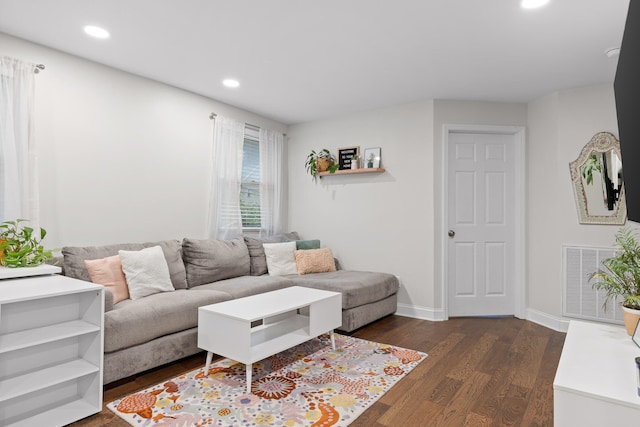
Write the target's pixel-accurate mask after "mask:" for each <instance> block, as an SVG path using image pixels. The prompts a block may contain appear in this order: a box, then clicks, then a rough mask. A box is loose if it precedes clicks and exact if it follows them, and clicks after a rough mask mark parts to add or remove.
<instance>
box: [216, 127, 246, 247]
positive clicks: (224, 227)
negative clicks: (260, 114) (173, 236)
mask: <svg viewBox="0 0 640 427" xmlns="http://www.w3.org/2000/svg"><path fill="white" fill-rule="evenodd" d="M243 143H244V123H242V122H238V121H236V120H232V119H228V118H225V117H222V116H220V115H218V116H217V117H216V119H215V127H214V135H213V173H212V196H211V206H210V232H209V234H210V236H211V237H212V238H215V239H231V238H233V237H237V236H239V235H241V234H242V216H241V215H240V181H241V172H242V145H243Z"/></svg>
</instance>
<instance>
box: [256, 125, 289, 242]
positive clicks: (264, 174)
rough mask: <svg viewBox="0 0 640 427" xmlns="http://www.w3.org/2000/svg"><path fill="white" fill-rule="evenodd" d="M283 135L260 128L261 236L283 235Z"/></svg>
mask: <svg viewBox="0 0 640 427" xmlns="http://www.w3.org/2000/svg"><path fill="white" fill-rule="evenodd" d="M284 159H285V146H284V135H282V134H281V133H278V132H274V131H272V130H270V129H260V222H261V225H260V235H261V236H270V235H273V234H278V233H281V232H283V231H284V230H283V227H284V225H285V224H284V219H285V217H284V215H285V207H284V203H283V202H284V193H285V189H286V181H285V179H286V173H285V164H284Z"/></svg>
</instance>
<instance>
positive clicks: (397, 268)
mask: <svg viewBox="0 0 640 427" xmlns="http://www.w3.org/2000/svg"><path fill="white" fill-rule="evenodd" d="M432 117H433V103H432V102H431V101H425V102H419V103H415V104H407V105H401V106H396V107H390V108H385V109H379V110H375V111H367V112H362V113H358V114H352V115H349V116H343V117H340V118H337V119H333V120H323V121H318V122H312V123H305V124H298V125H292V126H291V127H290V128H289V189H290V191H289V202H290V203H289V219H290V225H291V227H290V228H291V229H293V230H296V231H298V232H299V233H300V234H301V236H302V237H303V238H308V239H314V238H319V239H320V240H321V242H322V245H323V246H324V247H328V248H331V250H332V251H333V252H334V256H336V257H337V258H338V259H339V260H340V261H341V263H342V265H343V267H344V268H349V269H356V270H370V271H385V272H389V273H393V274H396V275H398V276H400V281H401V289H400V293H399V296H398V298H399V302H400V303H401V304H404V305H410V306H413V307H433V274H432V272H433V260H434V252H433V200H434V194H433V171H434V163H435V162H437V161H438V160H437V159H436V158H435V157H434V153H433V143H432V138H433V124H432ZM354 145H357V146H360V149H361V150H364V149H365V148H368V147H381V149H382V164H381V166H382V167H384V168H386V170H387V171H386V172H385V173H382V174H363V175H347V176H331V177H326V178H322V179H320V180H318V183H317V184H314V183H313V182H312V180H311V177H310V176H309V175H307V173H306V171H305V168H304V163H305V159H306V157H307V154H309V152H310V151H311V150H312V149H314V150H316V151H317V150H319V149H322V148H328V149H329V150H331V151H332V152H334V153H336V152H337V149H338V148H340V147H348V146H354Z"/></svg>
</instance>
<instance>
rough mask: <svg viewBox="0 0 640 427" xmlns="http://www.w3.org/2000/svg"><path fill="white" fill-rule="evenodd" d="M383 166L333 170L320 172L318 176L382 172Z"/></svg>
mask: <svg viewBox="0 0 640 427" xmlns="http://www.w3.org/2000/svg"><path fill="white" fill-rule="evenodd" d="M384 171H385V169H384V168H358V169H343V170H338V171H335V172H334V173H330V172H320V173H318V176H319V177H320V178H322V177H324V176H334V175H358V174H363V173H382V172H384Z"/></svg>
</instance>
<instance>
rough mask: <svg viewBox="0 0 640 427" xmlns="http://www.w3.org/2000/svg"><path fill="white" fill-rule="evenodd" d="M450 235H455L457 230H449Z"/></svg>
mask: <svg viewBox="0 0 640 427" xmlns="http://www.w3.org/2000/svg"><path fill="white" fill-rule="evenodd" d="M447 234H448V235H449V237H453V236H455V235H456V232H455V231H453V230H449V232H448V233H447Z"/></svg>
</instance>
